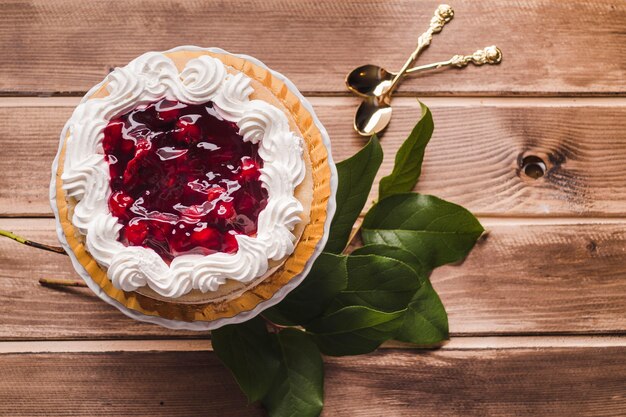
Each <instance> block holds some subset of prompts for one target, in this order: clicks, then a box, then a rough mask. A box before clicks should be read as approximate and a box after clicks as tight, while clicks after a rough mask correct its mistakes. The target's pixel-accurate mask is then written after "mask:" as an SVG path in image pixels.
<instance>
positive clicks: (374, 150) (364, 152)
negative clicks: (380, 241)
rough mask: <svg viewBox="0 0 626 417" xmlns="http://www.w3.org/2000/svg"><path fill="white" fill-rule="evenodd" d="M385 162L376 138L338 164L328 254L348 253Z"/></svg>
mask: <svg viewBox="0 0 626 417" xmlns="http://www.w3.org/2000/svg"><path fill="white" fill-rule="evenodd" d="M382 161H383V150H382V148H381V147H380V143H379V142H378V138H377V137H376V136H373V137H372V138H371V139H370V141H369V142H368V143H367V145H365V146H364V147H363V149H361V150H360V151H359V152H358V153H356V154H355V155H353V156H352V157H350V158H348V159H346V160H345V161H341V162H340V163H338V164H337V174H338V177H339V185H338V188H337V210H336V212H335V216H334V217H333V220H332V223H331V225H330V234H329V238H328V242H327V243H326V247H325V248H324V251H325V252H331V253H341V252H343V250H344V249H345V247H346V245H347V244H348V239H349V238H350V233H351V232H352V227H353V226H354V222H355V221H356V219H357V218H358V217H359V215H360V214H361V210H363V206H365V203H366V201H367V197H368V195H369V193H370V190H371V189H372V183H373V182H374V177H376V173H377V172H378V168H379V167H380V164H381V163H382Z"/></svg>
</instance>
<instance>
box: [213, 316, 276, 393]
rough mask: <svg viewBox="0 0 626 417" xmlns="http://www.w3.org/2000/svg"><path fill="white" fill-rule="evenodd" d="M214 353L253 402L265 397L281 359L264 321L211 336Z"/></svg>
mask: <svg viewBox="0 0 626 417" xmlns="http://www.w3.org/2000/svg"><path fill="white" fill-rule="evenodd" d="M211 341H212V343H213V350H214V351H215V353H216V354H217V357H218V358H219V359H220V360H221V361H222V362H223V363H224V364H225V365H226V367H227V368H228V369H230V371H231V372H232V374H233V376H234V377H235V379H236V380H237V383H238V384H239V386H240V387H241V390H242V391H243V392H244V394H246V396H247V397H248V400H249V401H250V402H254V401H258V400H260V399H261V398H263V397H264V396H265V394H266V393H267V391H268V389H269V388H270V386H271V385H272V382H273V380H274V377H275V375H276V374H277V372H278V368H279V364H280V358H279V356H278V354H277V352H276V350H275V346H274V341H273V340H272V337H271V335H270V334H269V333H268V332H267V328H266V326H265V323H264V322H263V320H262V319H261V318H259V317H255V318H253V319H251V320H248V321H246V322H244V323H241V324H232V325H228V326H224V327H221V328H219V329H216V330H213V331H212V332H211Z"/></svg>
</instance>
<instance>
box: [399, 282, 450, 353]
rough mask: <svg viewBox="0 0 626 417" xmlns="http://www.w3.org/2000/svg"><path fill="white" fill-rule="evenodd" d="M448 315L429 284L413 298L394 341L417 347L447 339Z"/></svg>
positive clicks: (421, 288)
mask: <svg viewBox="0 0 626 417" xmlns="http://www.w3.org/2000/svg"><path fill="white" fill-rule="evenodd" d="M448 336H449V334H448V315H447V314H446V309H445V308H444V307H443V304H442V303H441V300H440V299H439V296H438V295H437V293H436V292H435V290H434V289H433V287H432V285H431V284H430V282H426V283H425V284H424V285H422V286H421V287H420V289H419V290H417V292H416V293H415V295H414V296H413V299H412V300H411V302H410V303H409V306H408V308H407V310H406V312H405V313H404V317H403V322H402V325H401V326H400V328H399V329H398V330H397V332H396V334H395V337H394V339H396V340H400V341H401V342H408V343H414V344H417V345H434V344H437V343H440V342H441V341H443V340H447V339H448Z"/></svg>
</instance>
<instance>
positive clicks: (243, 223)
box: [102, 99, 267, 263]
mask: <svg viewBox="0 0 626 417" xmlns="http://www.w3.org/2000/svg"><path fill="white" fill-rule="evenodd" d="M238 131H239V129H238V127H237V125H236V124H235V123H231V122H228V121H226V120H223V119H222V118H221V117H219V115H218V114H217V113H216V112H215V110H214V109H213V103H212V102H208V103H204V104H199V105H196V104H185V103H181V102H178V101H172V100H167V99H163V100H161V101H159V102H156V103H152V104H149V105H143V106H140V107H138V108H137V109H135V110H132V111H130V112H129V113H127V114H125V115H123V116H121V117H118V118H116V119H114V120H111V121H110V122H109V124H108V125H107V126H106V128H105V129H104V140H103V143H102V146H103V149H104V153H105V156H106V160H107V162H108V163H109V171H110V174H111V184H110V185H111V196H110V197H109V208H110V210H111V213H112V214H113V215H114V216H115V217H117V218H118V222H119V223H121V224H122V225H123V226H124V227H123V229H122V232H121V233H120V241H121V242H122V243H123V244H125V245H129V246H144V247H147V248H151V249H153V250H154V251H156V252H157V253H158V254H159V255H160V256H161V257H162V258H163V259H164V260H165V261H166V262H168V263H169V262H171V260H172V259H173V258H174V257H176V256H178V255H182V254H188V253H194V254H202V255H208V254H211V253H214V252H225V253H235V252H237V250H238V249H239V248H238V245H237V239H236V237H235V236H236V235H239V234H244V235H248V236H251V235H255V234H256V232H257V220H258V217H259V213H260V212H261V210H263V209H264V208H265V206H266V205H267V191H266V190H265V189H264V188H263V187H262V184H261V181H260V180H259V176H260V172H259V170H260V169H261V168H262V167H263V161H262V160H261V158H260V157H259V154H258V145H255V144H252V143H246V142H244V141H243V138H242V137H241V136H240V135H239V133H238Z"/></svg>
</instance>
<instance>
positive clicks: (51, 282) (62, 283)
mask: <svg viewBox="0 0 626 417" xmlns="http://www.w3.org/2000/svg"><path fill="white" fill-rule="evenodd" d="M39 283H40V284H41V285H43V286H44V287H86V286H87V284H85V282H84V281H81V280H77V279H62V278H39Z"/></svg>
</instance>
